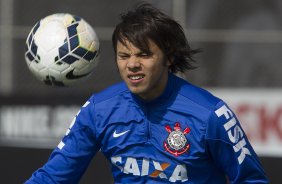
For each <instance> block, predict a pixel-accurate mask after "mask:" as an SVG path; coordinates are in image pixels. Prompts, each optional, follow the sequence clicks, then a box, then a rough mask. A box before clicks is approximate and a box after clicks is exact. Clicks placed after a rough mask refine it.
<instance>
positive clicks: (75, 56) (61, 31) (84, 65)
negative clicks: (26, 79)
mask: <svg viewBox="0 0 282 184" xmlns="http://www.w3.org/2000/svg"><path fill="white" fill-rule="evenodd" d="M99 48H100V47H99V40H98V37H97V34H96V33H95V31H94V29H93V28H92V27H91V26H90V25H89V24H88V23H87V22H86V21H85V20H84V19H82V18H81V17H79V16H75V15H71V14H68V13H57V14H53V15H49V16H47V17H45V18H43V19H41V20H40V21H38V22H37V23H36V24H35V26H34V27H33V28H32V30H31V31H30V33H29V35H28V37H27V40H26V52H25V60H26V63H27V66H28V68H29V69H30V71H31V72H32V73H33V74H34V75H35V76H36V78H38V79H39V80H41V81H42V82H44V83H45V84H47V85H52V86H71V85H73V84H75V83H76V82H78V81H81V80H82V79H85V78H86V77H87V76H89V75H90V74H91V73H92V72H93V70H94V68H95V66H96V65H97V63H98V60H99V59H98V58H99Z"/></svg>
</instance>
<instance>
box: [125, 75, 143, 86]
mask: <svg viewBox="0 0 282 184" xmlns="http://www.w3.org/2000/svg"><path fill="white" fill-rule="evenodd" d="M144 77H145V75H143V74H138V75H129V76H128V79H129V81H130V82H131V83H134V84H137V83H140V82H141V81H142V80H143V79H144Z"/></svg>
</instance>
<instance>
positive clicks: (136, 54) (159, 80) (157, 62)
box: [117, 41, 170, 100]
mask: <svg viewBox="0 0 282 184" xmlns="http://www.w3.org/2000/svg"><path fill="white" fill-rule="evenodd" d="M125 43H126V46H125V45H123V44H122V43H120V42H118V43H117V65H118V69H119V72H120V75H121V77H122V79H123V80H124V81H125V83H126V84H127V86H128V88H129V90H130V91H131V92H132V93H134V94H136V95H138V96H139V97H141V98H142V99H144V100H152V99H154V98H156V97H158V96H160V95H161V94H162V92H163V90H164V89H165V86H166V83H167V79H168V70H169V69H168V67H169V65H170V62H169V61H168V59H167V58H166V57H165V55H164V53H163V52H162V51H161V49H160V48H159V47H158V46H157V45H156V44H155V43H154V42H152V41H150V42H149V49H150V52H149V53H147V52H142V51H141V50H140V49H138V48H136V47H135V46H134V45H133V44H131V43H130V42H128V41H126V42H125Z"/></svg>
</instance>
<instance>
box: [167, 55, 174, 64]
mask: <svg viewBox="0 0 282 184" xmlns="http://www.w3.org/2000/svg"><path fill="white" fill-rule="evenodd" d="M173 60H174V58H173V57H172V56H170V57H168V58H167V61H166V66H171V65H172V64H173Z"/></svg>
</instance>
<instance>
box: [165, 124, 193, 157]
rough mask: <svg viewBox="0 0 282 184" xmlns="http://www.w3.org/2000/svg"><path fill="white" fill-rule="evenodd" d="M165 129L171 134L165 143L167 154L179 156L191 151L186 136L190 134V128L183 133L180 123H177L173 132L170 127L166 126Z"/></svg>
mask: <svg viewBox="0 0 282 184" xmlns="http://www.w3.org/2000/svg"><path fill="white" fill-rule="evenodd" d="M165 129H166V131H167V132H168V133H169V135H168V137H167V138H166V141H164V148H165V150H166V151H167V152H169V153H171V154H173V155H174V156H179V155H182V154H183V153H185V152H187V151H188V150H189V148H190V144H189V142H188V141H187V138H186V137H185V135H186V134H188V133H189V132H190V128H188V127H187V128H185V129H184V130H183V131H181V127H180V123H179V122H176V123H175V125H174V128H173V130H172V129H171V127H170V126H169V125H166V126H165Z"/></svg>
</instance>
